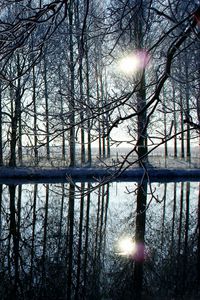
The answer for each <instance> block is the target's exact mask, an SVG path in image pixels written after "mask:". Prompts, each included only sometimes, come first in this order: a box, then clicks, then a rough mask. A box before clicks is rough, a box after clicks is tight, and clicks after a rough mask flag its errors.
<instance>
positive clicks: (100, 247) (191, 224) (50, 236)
mask: <svg viewBox="0 0 200 300" xmlns="http://www.w3.org/2000/svg"><path fill="white" fill-rule="evenodd" d="M199 226H200V184H199V182H168V183H164V182H163V183H151V184H149V183H147V182H143V183H137V182H112V183H109V184H106V185H101V186H98V187H96V188H95V184H94V183H91V182H89V183H87V182H85V183H77V184H73V183H45V184H21V185H19V184H18V185H16V184H10V185H8V184H1V185H0V253H1V255H0V299H1V300H7V299H9V300H12V299H15V300H17V299H25V300H26V299H29V300H31V299H37V300H38V299H48V300H51V299H60V300H61V299H63V300H64V299H86V300H87V299H91V300H92V299H102V300H108V299H109V300H111V299H116V300H118V299H121V300H126V299H137V300H138V299H146V300H147V299H154V300H155V299H159V300H161V299H167V300H169V299H171V300H172V299H187V300H189V299H192V300H193V299H199V297H200V235H199V228H200V227H199Z"/></svg>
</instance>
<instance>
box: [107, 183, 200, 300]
mask: <svg viewBox="0 0 200 300" xmlns="http://www.w3.org/2000/svg"><path fill="white" fill-rule="evenodd" d="M168 185H169V186H168ZM168 185H167V184H163V197H162V201H161V202H160V203H157V204H156V203H155V202H154V203H153V204H152V203H151V205H150V206H148V209H147V210H146V211H145V210H144V209H143V208H144V207H145V205H146V200H147V199H146V197H145V193H146V186H145V185H143V186H139V188H138V189H137V197H136V198H135V199H136V202H137V214H136V216H135V217H134V216H133V215H132V217H133V218H135V222H132V223H131V224H132V232H133V231H134V228H135V235H134V238H135V240H136V241H137V242H142V243H143V242H145V245H147V251H146V253H143V254H144V255H146V258H147V259H146V260H145V259H144V260H141V261H137V260H134V258H135V257H134V256H132V257H131V256H126V257H119V256H116V255H115V257H114V258H113V260H114V261H115V262H114V263H113V264H112V272H111V274H112V275H111V276H110V277H111V278H112V279H111V280H110V282H111V284H110V289H109V290H110V297H111V299H153V300H154V299H156V300H157V299H164V300H166V299H171V298H173V299H184V300H186V299H187V300H188V299H191V300H194V299H195V300H196V298H195V297H197V296H199V293H200V290H199V253H200V248H199V239H200V238H199V208H198V209H197V205H193V204H194V203H193V204H192V203H191V201H190V195H191V189H192V188H191V185H190V183H183V182H182V183H179V184H178V183H171V184H168ZM167 186H168V189H167ZM179 190H180V193H179ZM160 196H161V195H160ZM160 198H161V197H160ZM193 201H194V200H193ZM195 201H196V199H195ZM198 201H200V200H198ZM152 205H153V207H152ZM156 207H157V208H156ZM196 209H197V210H198V211H197V210H196ZM140 212H143V213H140ZM159 220H160V221H159ZM197 220H198V221H197ZM126 222H127V219H126ZM129 226H130V225H129ZM127 231H128V230H127ZM129 232H130V228H129ZM140 249H142V250H141V251H143V250H145V248H140ZM144 258H145V256H144ZM146 297H147V298H146ZM148 297H149V298H148ZM193 297H194V298H193Z"/></svg>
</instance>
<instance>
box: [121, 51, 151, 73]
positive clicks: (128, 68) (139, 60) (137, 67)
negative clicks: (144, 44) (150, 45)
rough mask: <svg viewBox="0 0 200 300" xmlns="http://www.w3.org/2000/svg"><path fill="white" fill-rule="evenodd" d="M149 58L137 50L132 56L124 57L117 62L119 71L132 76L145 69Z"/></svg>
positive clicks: (144, 52)
mask: <svg viewBox="0 0 200 300" xmlns="http://www.w3.org/2000/svg"><path fill="white" fill-rule="evenodd" d="M149 60H150V56H149V54H148V52H147V51H145V50H137V51H134V52H133V53H132V54H130V55H127V56H124V57H123V58H121V59H120V60H119V64H118V67H119V70H120V71H121V72H123V73H125V74H127V75H134V74H135V73H137V72H138V71H141V70H143V69H144V68H146V66H147V65H148V63H149Z"/></svg>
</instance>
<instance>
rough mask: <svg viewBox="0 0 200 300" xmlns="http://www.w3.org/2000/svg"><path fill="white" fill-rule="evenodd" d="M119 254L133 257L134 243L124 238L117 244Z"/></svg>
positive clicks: (128, 238)
mask: <svg viewBox="0 0 200 300" xmlns="http://www.w3.org/2000/svg"><path fill="white" fill-rule="evenodd" d="M118 248H119V254H120V255H128V256H129V255H133V254H134V253H135V250H136V247H135V243H134V242H133V240H132V239H131V238H130V237H124V238H122V239H120V240H119V242H118Z"/></svg>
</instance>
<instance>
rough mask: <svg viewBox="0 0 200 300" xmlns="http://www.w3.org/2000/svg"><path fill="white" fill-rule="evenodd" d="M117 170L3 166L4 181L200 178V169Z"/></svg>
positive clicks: (1, 177)
mask: <svg viewBox="0 0 200 300" xmlns="http://www.w3.org/2000/svg"><path fill="white" fill-rule="evenodd" d="M116 171H117V170H116V169H112V168H109V169H106V168H95V167H83V168H80V167H79V168H78V167H77V168H70V167H66V168H32V167H31V168H30V167H15V168H11V167H0V183H7V182H11V183H12V182H22V183H24V182H25V183H26V182H27V183H31V182H32V183H34V182H41V183H42V182H43V183H44V182H66V183H67V182H70V181H75V182H84V181H91V182H101V181H104V180H105V181H108V180H109V181H140V180H142V179H143V178H144V179H145V180H148V179H149V180H150V181H152V182H163V181H174V182H175V181H176V182H179V181H200V169H198V168H195V169H194V168H193V169H175V168H173V169H172V168H154V167H150V168H147V172H146V171H145V170H144V169H142V168H139V167H137V168H130V169H127V170H125V171H123V172H121V173H120V174H119V175H118V176H116Z"/></svg>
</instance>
